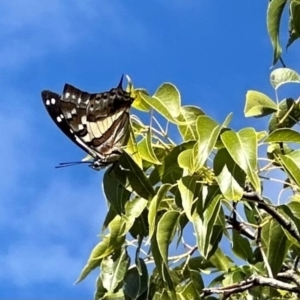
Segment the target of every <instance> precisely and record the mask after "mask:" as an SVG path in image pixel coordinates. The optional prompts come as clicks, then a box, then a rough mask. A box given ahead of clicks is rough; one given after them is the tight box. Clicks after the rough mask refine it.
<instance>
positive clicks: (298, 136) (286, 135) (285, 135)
mask: <svg viewBox="0 0 300 300" xmlns="http://www.w3.org/2000/svg"><path fill="white" fill-rule="evenodd" d="M265 142H266V143H275V142H277V143H300V133H299V132H298V131H295V130H292V129H289V128H282V129H276V130H274V131H273V132H271V133H270V134H269V136H268V137H267V138H266V139H265Z"/></svg>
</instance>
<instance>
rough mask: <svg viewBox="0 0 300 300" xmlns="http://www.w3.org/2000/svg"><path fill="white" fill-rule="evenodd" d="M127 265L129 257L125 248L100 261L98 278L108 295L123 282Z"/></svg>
mask: <svg viewBox="0 0 300 300" xmlns="http://www.w3.org/2000/svg"><path fill="white" fill-rule="evenodd" d="M129 264H130V257H129V256H128V254H127V250H126V249H125V248H124V249H122V250H121V249H120V250H119V251H116V252H114V253H113V254H112V255H109V256H108V257H106V258H104V259H103V260H102V262H101V275H100V277H101V280H102V284H103V287H104V288H105V289H106V290H107V293H108V294H110V293H113V292H114V290H115V288H116V287H117V286H118V284H119V283H120V282H121V281H123V279H124V277H125V274H126V271H127V269H128V266H129Z"/></svg>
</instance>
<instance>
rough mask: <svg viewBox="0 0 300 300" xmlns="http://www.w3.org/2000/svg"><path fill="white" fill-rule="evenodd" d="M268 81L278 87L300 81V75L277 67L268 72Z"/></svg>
mask: <svg viewBox="0 0 300 300" xmlns="http://www.w3.org/2000/svg"><path fill="white" fill-rule="evenodd" d="M273 1H274V0H273ZM270 81H271V84H272V86H273V87H274V88H275V89H278V88H279V87H280V86H281V85H283V84H286V83H300V75H299V74H298V73H297V72H295V71H294V70H292V69H289V68H278V69H275V70H274V71H272V73H271V74H270Z"/></svg>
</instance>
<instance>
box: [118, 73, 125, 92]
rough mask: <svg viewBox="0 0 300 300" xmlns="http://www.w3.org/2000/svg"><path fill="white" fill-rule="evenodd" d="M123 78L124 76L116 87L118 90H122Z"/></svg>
mask: <svg viewBox="0 0 300 300" xmlns="http://www.w3.org/2000/svg"><path fill="white" fill-rule="evenodd" d="M123 78H124V75H122V77H121V80H120V82H119V84H118V86H117V89H119V88H121V89H123Z"/></svg>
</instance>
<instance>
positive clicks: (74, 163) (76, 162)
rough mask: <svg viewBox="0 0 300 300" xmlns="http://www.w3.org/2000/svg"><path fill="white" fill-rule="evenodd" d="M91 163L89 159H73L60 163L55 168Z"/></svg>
mask: <svg viewBox="0 0 300 300" xmlns="http://www.w3.org/2000/svg"><path fill="white" fill-rule="evenodd" d="M88 163H91V162H90V161H74V162H65V163H60V164H59V165H58V166H56V167H55V169H61V168H66V167H73V166H77V165H81V164H88Z"/></svg>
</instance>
